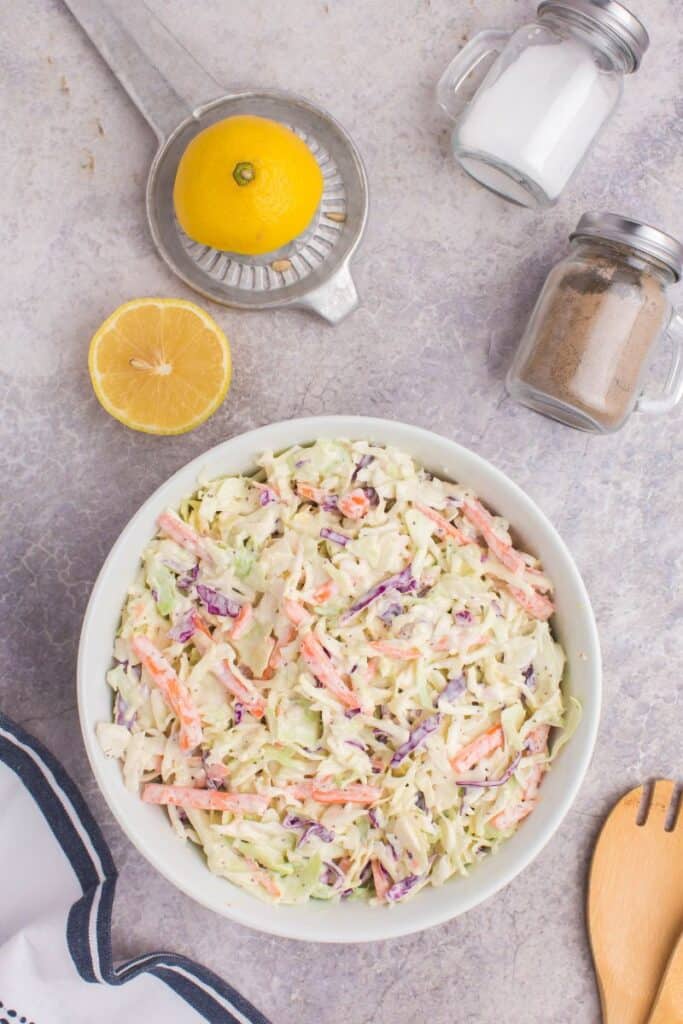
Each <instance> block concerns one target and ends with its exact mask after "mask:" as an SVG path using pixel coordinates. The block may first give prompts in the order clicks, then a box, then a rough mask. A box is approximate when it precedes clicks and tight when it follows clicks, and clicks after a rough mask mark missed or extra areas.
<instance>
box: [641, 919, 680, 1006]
mask: <svg viewBox="0 0 683 1024" xmlns="http://www.w3.org/2000/svg"><path fill="white" fill-rule="evenodd" d="M681 1022H683V932H681V935H680V936H679V939H678V942H677V943H676V946H675V948H674V951H673V953H672V954H671V959H670V960H669V963H668V966H667V968H666V971H665V972H664V977H663V979H662V984H661V987H660V989H659V992H658V993H657V998H656V999H655V1002H654V1007H653V1009H652V1013H651V1014H650V1016H649V1017H648V1019H647V1024H681Z"/></svg>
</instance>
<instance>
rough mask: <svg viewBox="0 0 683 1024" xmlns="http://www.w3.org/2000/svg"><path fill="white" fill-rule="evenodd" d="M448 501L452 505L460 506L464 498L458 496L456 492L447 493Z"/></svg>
mask: <svg viewBox="0 0 683 1024" xmlns="http://www.w3.org/2000/svg"><path fill="white" fill-rule="evenodd" d="M446 501H447V502H449V504H451V505H455V507H456V508H459V507H460V506H461V505H462V499H461V498H456V496H455V495H454V494H447V495H446Z"/></svg>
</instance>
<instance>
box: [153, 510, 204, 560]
mask: <svg viewBox="0 0 683 1024" xmlns="http://www.w3.org/2000/svg"><path fill="white" fill-rule="evenodd" d="M157 525H158V527H159V529H160V530H161V532H162V533H165V534H166V536H167V537H170V538H171V540H174V541H175V542H176V544H179V545H180V547H182V548H186V549H187V550H188V551H191V552H192V554H193V555H196V556H197V558H206V557H207V556H209V550H208V547H207V545H206V542H205V541H204V538H203V537H200V536H199V534H198V533H197V531H196V530H193V529H192V527H191V526H189V525H188V523H185V522H183V520H182V519H181V518H180V516H178V515H176V514H175V512H162V514H161V515H160V516H159V518H158V519H157Z"/></svg>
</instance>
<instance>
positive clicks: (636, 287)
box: [506, 213, 683, 434]
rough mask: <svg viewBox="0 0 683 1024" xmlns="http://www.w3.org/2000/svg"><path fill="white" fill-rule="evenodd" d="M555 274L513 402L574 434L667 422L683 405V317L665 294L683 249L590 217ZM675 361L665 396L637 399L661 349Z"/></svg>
mask: <svg viewBox="0 0 683 1024" xmlns="http://www.w3.org/2000/svg"><path fill="white" fill-rule="evenodd" d="M570 239H571V248H570V252H569V255H568V256H567V257H566V258H565V259H563V260H562V261H561V262H560V263H558V264H557V265H556V266H555V267H553V269H552V270H551V271H550V274H549V275H548V278H547V280H546V282H545V284H544V286H543V289H542V291H541V294H540V295H539V297H538V301H537V303H536V306H535V308H534V311H533V313H532V314H531V318H530V320H529V323H528V325H527V328H526V331H525V333H524V336H523V338H522V341H521V343H520V346H519V349H518V350H517V353H516V355H515V358H514V361H513V363H512V366H511V367H510V370H509V373H508V377H507V382H506V383H507V389H508V392H509V393H510V395H511V396H512V397H513V398H514V399H516V400H517V401H518V402H521V403H522V404H523V405H527V406H529V407H530V408H531V409H535V410H536V411H537V412H541V413H543V414H544V415H546V416H550V417H552V418H553V419H556V420H560V421H561V422H562V423H566V424H567V425H568V426H570V427H576V428H578V429H579V430H589V431H593V432H594V433H598V434H608V433H611V432H612V431H615V430H618V429H619V428H620V427H621V426H622V425H623V424H624V423H625V421H626V420H627V418H628V417H629V415H630V414H631V412H632V411H633V409H634V408H637V409H640V410H642V411H643V412H650V413H661V412H668V411H669V410H671V409H672V408H673V407H674V406H675V405H676V403H677V402H678V401H680V399H681V397H682V396H683V318H681V316H680V315H679V314H678V313H676V312H675V311H674V310H673V309H672V306H671V303H670V300H669V298H668V296H667V294H666V289H667V287H668V286H669V285H671V284H672V283H673V282H674V281H679V280H680V278H681V262H682V260H683V245H681V244H680V243H679V242H677V241H676V239H675V238H672V237H671V235H667V234H665V233H664V232H663V231H659V230H658V229H657V228H653V227H650V226H649V225H648V224H642V223H640V222H639V221H634V220H626V219H624V218H623V217H619V216H616V215H615V214H611V213H587V214H584V216H583V217H582V218H581V220H580V221H579V223H578V224H577V226H576V230H575V231H574V232H573V234H571V235H570ZM664 335H667V336H668V337H669V339H670V341H671V343H672V345H673V350H674V352H673V362H672V365H671V370H670V372H669V376H668V380H667V382H666V385H665V388H664V393H663V394H662V395H661V396H660V397H658V398H643V397H639V396H640V392H641V390H642V386H643V379H644V377H645V374H646V371H647V368H648V365H649V363H650V360H651V357H652V355H653V352H654V350H655V347H656V343H657V342H658V340H659V339H660V338H662V337H663V336H664Z"/></svg>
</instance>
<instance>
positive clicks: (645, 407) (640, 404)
mask: <svg viewBox="0 0 683 1024" xmlns="http://www.w3.org/2000/svg"><path fill="white" fill-rule="evenodd" d="M665 337H667V338H669V340H670V341H671V344H672V346H673V358H672V360H671V367H670V369H669V375H668V377H667V379H666V384H665V385H664V391H663V392H662V394H661V395H660V396H659V398H639V399H638V401H637V403H636V409H638V411H639V412H648V413H650V414H652V415H655V416H656V415H658V414H659V413H663V412H671V410H672V409H673V408H674V406H676V405H678V403H679V402H680V400H681V398H683V317H682V316H681V315H680V313H676V311H675V310H674V312H673V313H672V315H671V319H670V321H669V326H668V327H667V329H666V332H665Z"/></svg>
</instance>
